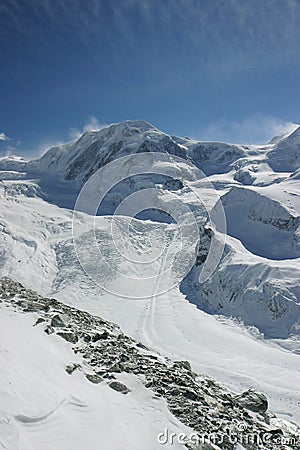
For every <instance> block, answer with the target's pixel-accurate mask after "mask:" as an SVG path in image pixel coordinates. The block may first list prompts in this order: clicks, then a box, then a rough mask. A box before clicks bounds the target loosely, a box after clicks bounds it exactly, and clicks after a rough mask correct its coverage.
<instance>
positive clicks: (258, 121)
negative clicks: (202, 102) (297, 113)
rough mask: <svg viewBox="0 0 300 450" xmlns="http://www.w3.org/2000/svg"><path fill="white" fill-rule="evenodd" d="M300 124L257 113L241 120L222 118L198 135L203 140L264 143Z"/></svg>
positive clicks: (289, 131)
mask: <svg viewBox="0 0 300 450" xmlns="http://www.w3.org/2000/svg"><path fill="white" fill-rule="evenodd" d="M298 126H299V125H298V124H296V123H293V122H289V121H284V120H281V119H278V118H276V117H272V116H267V115H263V114H255V115H253V116H250V117H246V118H244V119H243V120H241V121H230V120H227V119H220V120H218V121H216V122H214V123H211V124H210V125H208V126H207V127H205V128H203V129H202V130H201V131H200V133H197V137H198V138H200V139H201V140H208V141H211V140H213V141H223V142H232V143H237V144H264V143H266V142H268V141H270V139H272V138H273V137H275V136H281V135H283V134H287V133H291V132H292V131H294V130H295V129H296V128H297V127H298Z"/></svg>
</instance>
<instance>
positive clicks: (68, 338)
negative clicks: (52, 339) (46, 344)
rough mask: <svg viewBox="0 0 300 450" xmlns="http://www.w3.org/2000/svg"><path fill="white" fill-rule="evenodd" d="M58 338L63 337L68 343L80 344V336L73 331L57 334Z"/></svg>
mask: <svg viewBox="0 0 300 450" xmlns="http://www.w3.org/2000/svg"><path fill="white" fill-rule="evenodd" d="M57 335H58V336H60V337H62V338H63V339H65V340H66V341H68V342H71V343H72V344H76V343H77V342H78V336H76V334H74V333H72V332H71V331H60V332H58V333H57Z"/></svg>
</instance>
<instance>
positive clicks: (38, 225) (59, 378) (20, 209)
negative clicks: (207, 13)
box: [0, 121, 300, 450]
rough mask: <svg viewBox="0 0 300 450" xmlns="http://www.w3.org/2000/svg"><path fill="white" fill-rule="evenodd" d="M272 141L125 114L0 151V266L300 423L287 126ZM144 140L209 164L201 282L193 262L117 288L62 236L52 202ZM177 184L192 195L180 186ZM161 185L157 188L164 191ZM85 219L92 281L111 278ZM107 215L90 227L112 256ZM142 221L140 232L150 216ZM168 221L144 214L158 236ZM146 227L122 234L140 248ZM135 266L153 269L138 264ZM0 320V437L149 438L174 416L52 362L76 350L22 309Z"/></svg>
mask: <svg viewBox="0 0 300 450" xmlns="http://www.w3.org/2000/svg"><path fill="white" fill-rule="evenodd" d="M272 142H273V143H270V144H268V145H265V146H250V147H246V146H242V145H230V144H223V143H201V142H196V141H193V140H190V139H186V138H176V137H171V136H168V135H166V134H164V133H162V132H160V131H159V130H157V129H156V128H154V127H152V126H151V125H149V124H147V123H145V122H134V121H131V122H125V123H123V124H119V125H114V126H111V127H109V128H107V129H104V130H101V131H98V132H87V133H85V134H84V135H83V136H82V137H81V138H80V139H79V140H77V141H76V142H75V143H70V144H66V145H64V146H62V147H56V148H52V149H50V150H49V151H48V152H47V153H46V154H45V155H44V156H42V158H40V159H39V160H35V161H31V162H29V163H26V162H25V161H24V160H22V159H18V158H10V159H7V158H6V159H2V160H0V170H1V171H2V172H1V175H0V178H1V180H2V182H0V231H1V233H0V275H1V276H9V277H10V278H12V279H14V280H16V281H19V282H21V283H22V284H24V285H25V287H28V288H32V289H35V290H37V291H38V292H39V293H41V294H43V295H46V296H52V297H55V298H58V299H59V300H61V301H63V302H65V303H67V304H70V305H74V306H76V307H78V308H80V309H84V310H88V311H89V312H91V313H93V314H97V315H100V316H102V317H103V318H104V319H107V320H110V321H113V322H115V323H118V324H119V325H120V326H121V328H122V330H123V331H124V332H125V333H126V334H129V335H131V336H133V337H134V338H136V339H138V340H140V341H141V342H143V343H145V344H146V345H148V346H150V347H152V348H153V349H154V350H156V351H159V352H160V353H161V354H163V355H167V356H170V357H172V358H176V359H185V360H186V359H187V360H189V361H190V362H191V364H192V367H193V369H194V370H195V371H196V372H198V373H202V374H207V375H210V376H213V377H215V378H216V379H217V380H218V381H219V382H221V383H224V384H225V385H226V386H228V387H230V388H231V389H233V390H234V391H236V392H241V391H242V390H244V389H247V388H249V387H253V388H255V389H257V390H259V391H263V392H264V393H265V394H266V395H267V396H268V399H269V402H270V409H271V410H272V411H274V412H275V413H276V414H278V415H279V416H280V417H283V418H287V419H291V420H294V421H296V422H298V423H299V422H300V413H299V411H300V408H299V406H300V393H299V379H300V377H299V376H300V338H299V329H300V319H299V318H300V306H299V303H300V284H299V281H300V242H299V239H300V228H299V224H300V221H299V217H300V200H299V199H300V177H299V169H300V156H299V155H300V150H299V143H300V137H299V129H298V130H296V131H295V132H293V133H292V134H291V135H290V136H284V137H282V138H279V139H276V140H274V141H272ZM146 150H149V151H160V152H168V153H171V154H174V155H177V156H180V157H183V158H187V157H188V158H191V160H192V161H193V162H194V163H195V164H196V165H197V166H198V167H200V168H201V169H202V170H203V171H204V173H205V174H206V175H207V176H208V179H209V180H210V181H211V182H212V183H213V185H214V187H215V189H216V190H217V192H218V194H219V196H220V197H221V199H222V202H223V205H224V210H225V213H226V217H227V225H228V236H227V238H226V247H225V252H224V255H223V258H222V260H221V261H220V264H219V266H218V268H217V270H216V271H215V273H214V274H213V276H212V277H211V278H210V279H209V280H207V281H206V282H205V283H204V284H203V285H199V284H198V273H199V270H200V268H201V265H200V266H194V268H193V269H192V271H191V272H190V274H189V275H188V277H187V278H186V280H184V282H183V284H182V286H181V287H175V288H173V289H172V290H170V291H169V292H167V293H165V294H163V295H160V296H153V297H149V298H147V299H129V298H126V297H116V296H114V295H113V294H109V293H108V292H107V291H106V290H105V289H103V288H101V287H99V286H98V285H97V284H95V283H94V282H93V281H92V280H91V279H90V278H89V277H88V276H87V275H86V273H85V272H84V271H83V269H82V267H81V266H80V264H79V262H78V260H77V257H76V253H75V251H74V246H73V241H72V211H71V210H70V209H68V208H64V207H62V206H68V205H69V206H70V205H71V204H72V199H74V198H75V197H76V195H77V193H78V192H79V189H80V188H81V187H82V185H83V183H84V180H85V179H86V178H87V177H88V176H89V175H91V174H92V173H94V172H95V170H97V169H98V168H99V167H101V164H106V163H107V162H109V161H111V160H113V159H115V158H118V157H120V156H124V155H127V154H131V153H135V152H138V151H146ZM54 179H55V180H56V182H55V185H54V181H53V180H54ZM195 185H197V186H198V188H199V189H200V190H201V195H202V197H203V198H205V197H207V199H208V201H209V199H210V198H211V195H210V193H211V192H210V189H211V188H210V187H207V185H206V184H205V180H201V181H199V182H198V183H197V182H196V183H195ZM176 195H177V196H178V198H180V199H181V201H183V202H185V203H186V204H187V205H189V206H192V207H193V206H195V198H194V197H193V196H192V195H190V193H188V192H187V191H186V190H184V189H182V190H181V191H180V190H179V191H176ZM74 196H75V197H74ZM164 198H165V201H168V194H167V193H166V195H165V197H164ZM211 206H212V207H213V205H211ZM92 219H93V218H91V217H89V216H88V215H87V214H84V213H82V214H81V216H80V219H78V220H80V221H81V223H83V224H84V225H85V230H86V232H85V233H84V234H83V235H82V242H83V244H84V246H85V248H86V255H87V258H89V261H90V266H91V267H94V268H95V273H97V276H100V279H101V282H102V285H103V284H104V285H105V286H106V287H107V288H110V287H112V288H113V286H114V284H115V285H118V282H119V281H120V280H119V279H118V278H117V277H115V278H113V279H111V278H110V276H109V274H106V273H101V270H100V269H101V267H99V260H98V259H97V257H96V256H95V255H94V254H93V252H92V251H91V248H90V247H89V242H90V241H89V232H92V230H93V227H94V220H92ZM109 220H110V219H109V218H108V217H97V218H96V220H95V227H96V229H97V230H98V231H99V232H100V233H101V236H102V243H101V245H102V246H103V249H105V251H106V252H107V254H108V255H110V258H111V259H112V262H113V263H114V264H117V265H118V264H119V262H118V258H115V257H114V250H113V243H112V240H111V237H110V235H109V233H108V232H107V230H108V228H109V227H108V224H109ZM122 220H124V221H126V220H128V219H126V218H125V217H124V218H123V219H122ZM137 223H138V221H137ZM140 224H141V229H143V230H147V229H149V233H150V231H151V227H153V223H151V222H149V221H140ZM169 226H170V225H169V224H167V223H160V224H159V223H156V224H155V227H156V229H157V230H159V229H161V235H162V236H163V235H164V233H165V230H166V228H168V227H169ZM214 233H215V235H216V236H218V233H220V231H218V230H216V231H215V232H214ZM144 234H145V233H144ZM144 234H143V233H139V232H138V231H136V234H135V235H134V239H135V242H136V245H138V246H140V248H141V250H147V245H148V244H147V239H146V240H145V235H144ZM146 234H147V233H146ZM158 244H159V242H158ZM114 258H115V259H114ZM122 270H123V271H125V273H128V275H130V274H131V273H132V271H133V270H134V265H133V264H130V263H129V262H128V264H122ZM143 270H144V272H143V274H144V275H145V276H151V273H149V271H150V269H149V267H148V266H147V265H145V266H144V269H143ZM126 271H127V272H126ZM147 271H148V272H147ZM99 273H100V275H99ZM101 277H102V278H101ZM122 282H124V280H123V279H122ZM131 283H132V282H131ZM126 288H128V289H133V290H134V289H135V286H132V285H129V284H128V286H126ZM0 320H1V325H0V333H1V337H0V345H1V352H0V357H1V364H0V367H1V369H0V370H1V387H0V405H1V410H0V421H1V425H2V426H3V428H2V429H3V430H4V431H5V432H4V436H1V437H0V442H1V444H2V443H3V442H5V445H6V447H4V448H9V449H15V448H20V449H21V450H23V449H26V450H27V449H28V450H29V449H33V448H34V449H35V448H41V447H40V443H41V442H42V443H43V445H42V448H45V449H47V448H49V449H50V448H51V450H52V449H53V448H55V449H62V450H63V449H66V450H67V449H69V448H72V449H73V448H74V449H77V448H78V449H82V448H90V449H96V448H97V449H98V448H99V446H97V445H98V444H97V443H98V442H99V439H101V442H102V443H103V445H101V448H106V449H112V450H115V449H119V448H122V449H125V450H126V449H127V448H128V449H134V448H145V449H148V448H149V449H152V448H153V449H156V448H159V445H158V444H157V442H156V435H157V433H158V432H160V431H163V429H164V428H169V429H171V430H174V429H175V431H176V430H178V427H181V425H180V424H179V422H178V421H176V419H174V417H172V416H171V415H170V413H169V412H168V411H167V409H166V407H165V405H164V404H163V403H160V402H158V401H157V400H154V399H153V398H151V395H150V394H149V393H147V392H146V391H145V390H144V389H143V388H142V386H138V388H137V393H136V394H135V395H136V396H135V397H134V395H133V394H128V396H126V398H125V396H124V397H121V396H120V394H117V393H115V392H113V391H112V390H111V389H109V388H108V387H106V386H102V385H101V386H100V387H99V385H98V386H96V387H95V386H94V385H92V384H91V383H89V382H88V381H86V380H85V379H81V375H80V374H79V373H78V374H76V376H74V375H73V376H72V377H69V375H67V374H66V373H65V371H64V366H65V363H66V361H67V362H70V361H69V359H71V360H72V361H73V360H74V355H73V354H72V355H71V353H70V352H69V350H68V348H67V346H66V345H65V344H64V343H62V342H61V341H62V340H60V341H59V343H58V341H57V338H55V337H49V336H46V335H45V336H44V335H43V333H42V332H40V331H39V330H38V328H37V327H34V328H32V327H31V325H32V323H31V322H30V321H31V320H33V319H31V318H28V317H23V316H18V315H17V314H15V313H13V312H12V311H7V310H5V309H4V308H1V310H0ZM29 322H30V323H29ZM44 334H45V333H44ZM132 382H134V381H132ZM127 384H128V383H127ZM16 394H17V395H16ZM120 397H121V398H120ZM83 429H84V430H87V431H85V432H83V431H82V430H83ZM181 429H182V428H181ZM116 430H118V432H116ZM136 430H138V433H137V432H136ZM183 431H184V429H183ZM54 436H57V440H56V441H55V443H54V441H53V437H54ZM59 436H63V438H62V439H60V437H59ZM1 439H2V441H1ZM2 445H3V444H2ZM18 446H19V447H18ZM172 448H176V447H175V446H174V445H173V446H172Z"/></svg>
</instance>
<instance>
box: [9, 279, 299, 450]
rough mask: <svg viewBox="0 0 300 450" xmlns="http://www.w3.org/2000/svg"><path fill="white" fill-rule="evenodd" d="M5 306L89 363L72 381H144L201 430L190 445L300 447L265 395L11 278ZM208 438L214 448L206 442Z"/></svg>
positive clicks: (114, 384)
mask: <svg viewBox="0 0 300 450" xmlns="http://www.w3.org/2000/svg"><path fill="white" fill-rule="evenodd" d="M0 302H1V303H4V305H5V306H7V307H10V308H13V309H14V310H16V311H19V312H20V313H34V314H36V315H37V320H36V322H35V326H43V327H44V331H45V332H46V333H47V334H49V335H51V334H56V335H58V336H60V337H61V338H63V339H65V340H66V341H68V342H69V343H70V345H71V346H72V349H73V351H74V353H76V354H77V355H79V356H81V357H82V362H81V363H80V364H79V363H78V362H77V363H73V362H71V361H70V363H69V364H67V365H66V371H67V373H69V374H70V376H71V375H72V373H73V372H74V371H75V370H80V371H81V372H82V374H83V375H84V376H85V377H86V378H87V379H88V380H89V381H90V382H92V383H95V384H97V383H103V382H105V383H107V384H108V385H109V386H110V387H111V388H112V389H114V390H116V391H119V392H120V393H121V394H129V393H130V390H129V389H128V388H127V386H125V385H124V384H123V383H120V382H119V381H118V380H117V379H116V374H118V373H122V372H124V373H130V374H134V375H136V376H137V377H138V378H139V379H140V380H141V381H142V382H143V384H144V385H145V387H146V388H149V389H151V390H152V391H153V393H154V395H156V396H159V397H162V398H164V399H165V400H166V402H167V404H168V407H169V409H170V411H171V412H172V413H173V414H174V416H176V417H177V418H178V419H179V420H180V421H181V422H182V423H183V424H185V425H187V426H189V427H191V428H192V429H193V430H195V435H197V436H198V438H199V439H198V441H197V442H198V445H197V446H196V447H195V442H187V443H186V446H187V447H188V448H193V449H198V450H200V449H202V450H204V449H206V450H210V449H224V450H233V449H235V448H236V444H237V443H240V444H241V445H242V447H239V448H245V449H247V450H254V449H257V448H263V449H265V450H273V449H279V450H287V449H298V448H299V433H298V430H297V426H296V425H293V424H289V425H287V424H286V423H285V424H284V423H283V422H281V421H280V420H279V419H277V418H276V417H275V415H274V414H272V413H270V412H268V402H267V399H266V397H265V396H264V395H263V394H261V393H257V392H255V391H253V390H249V391H246V392H243V393H242V394H240V395H235V394H233V393H231V392H229V391H228V390H227V389H225V388H224V387H222V386H221V385H220V384H218V383H217V382H216V381H215V380H214V379H212V378H208V377H204V376H198V375H197V374H196V373H194V372H193V371H192V369H191V366H190V364H189V362H188V361H171V360H170V359H168V358H163V357H161V356H160V355H159V354H157V353H155V352H153V351H152V350H151V349H149V348H147V347H145V346H144V345H143V344H141V343H139V342H137V341H134V340H133V339H132V338H130V337H128V336H126V335H124V334H123V333H122V331H121V329H120V328H119V326H118V325H116V324H113V323H111V322H107V321H105V320H103V319H101V318H100V317H95V316H93V315H91V314H89V313H87V312H85V311H81V310H78V309H76V308H72V307H69V306H66V305H64V304H63V303H60V302H58V301H57V300H55V299H49V298H45V297H42V296H40V295H39V294H37V293H36V292H34V291H32V290H28V289H25V288H24V287H23V286H22V285H21V284H19V283H16V282H14V281H12V280H10V279H8V278H2V279H1V280H0ZM204 437H206V439H207V441H206V443H202V440H203V438H204ZM213 442H214V443H213Z"/></svg>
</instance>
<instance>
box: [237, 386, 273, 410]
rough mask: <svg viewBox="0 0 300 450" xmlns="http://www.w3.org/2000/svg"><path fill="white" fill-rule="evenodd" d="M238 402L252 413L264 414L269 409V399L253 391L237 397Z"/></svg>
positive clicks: (250, 390)
mask: <svg viewBox="0 0 300 450" xmlns="http://www.w3.org/2000/svg"><path fill="white" fill-rule="evenodd" d="M235 399H236V400H237V402H238V403H239V404H240V405H241V406H243V407H244V408H246V409H249V410H250V411H253V412H257V413H260V414H264V413H265V412H266V411H267V409H268V399H267V397H266V396H265V395H264V394H262V393H261V392H256V391H254V390H253V389H249V390H248V391H245V392H243V393H242V394H240V395H237V396H236V397H235Z"/></svg>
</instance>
